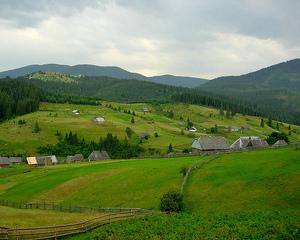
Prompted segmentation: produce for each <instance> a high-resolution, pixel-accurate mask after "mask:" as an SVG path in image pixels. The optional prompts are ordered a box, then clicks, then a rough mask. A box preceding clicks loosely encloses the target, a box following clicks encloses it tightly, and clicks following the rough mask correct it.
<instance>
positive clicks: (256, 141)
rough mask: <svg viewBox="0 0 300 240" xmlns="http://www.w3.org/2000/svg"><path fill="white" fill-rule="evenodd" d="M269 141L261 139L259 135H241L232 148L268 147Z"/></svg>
mask: <svg viewBox="0 0 300 240" xmlns="http://www.w3.org/2000/svg"><path fill="white" fill-rule="evenodd" d="M268 146H269V145H268V143H267V142H266V141H265V140H261V139H260V137H257V136H248V137H240V138H239V139H238V140H236V141H235V142H234V143H233V144H231V146H230V148H232V149H243V148H261V147H268Z"/></svg>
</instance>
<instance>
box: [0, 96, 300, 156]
mask: <svg viewBox="0 0 300 240" xmlns="http://www.w3.org/2000/svg"><path fill="white" fill-rule="evenodd" d="M109 104H111V105H112V107H113V108H114V109H120V111H118V110H114V109H112V108H109V107H107V105H109ZM144 107H147V108H148V109H149V110H150V111H151V112H147V113H146V114H144V112H143V109H144ZM72 110H79V111H80V112H81V114H80V115H74V114H72ZM124 110H130V111H131V112H132V111H135V113H136V115H137V116H135V117H134V118H135V123H134V124H132V123H131V118H132V115H130V114H126V113H124V112H123V111H124ZM171 110H172V111H173V112H174V117H173V118H168V117H167V116H166V112H167V111H171ZM95 116H102V117H104V118H105V120H106V121H105V123H104V124H96V123H94V122H93V121H92V119H93V118H94V117H95ZM188 118H189V119H190V120H191V121H192V122H193V123H194V125H195V127H196V128H197V129H198V131H197V132H196V133H189V132H188V131H185V130H184V135H182V134H181V131H182V130H183V129H185V126H186V120H187V119H188ZM19 120H25V121H26V123H25V124H24V125H19V124H18V121H19ZM36 121H38V123H39V125H40V128H41V131H40V132H38V133H33V126H34V124H35V122H36ZM266 121H267V120H266ZM275 124H276V123H274V125H275ZM215 125H218V126H219V132H218V135H223V136H225V137H226V138H228V139H229V141H230V142H231V143H232V142H234V141H235V140H236V139H237V138H238V137H240V136H250V135H252V136H253V135H255V136H260V137H262V138H266V136H267V135H268V134H270V133H271V132H272V131H275V130H274V129H272V128H270V127H268V126H267V125H266V124H265V127H264V128H261V127H260V118H258V117H250V116H242V115H240V114H236V116H235V117H234V118H233V119H226V118H225V117H222V116H220V115H219V111H218V110H217V109H212V108H207V107H202V106H196V105H185V104H161V105H153V104H146V103H136V104H121V103H112V102H103V103H102V105H99V106H87V105H74V104H52V103H42V104H41V106H40V110H39V111H38V112H35V113H30V114H27V115H24V116H20V117H17V118H15V119H12V120H9V121H5V122H3V123H0V155H14V154H23V155H32V154H36V152H37V148H38V147H39V146H43V145H46V144H49V143H52V144H54V143H56V142H57V137H56V136H55V133H56V132H57V131H59V132H61V133H63V134H64V133H67V132H69V131H72V132H76V133H77V134H78V135H79V137H84V138H85V139H86V140H95V141H98V140H99V138H100V137H104V136H106V134H107V133H112V134H113V135H117V136H118V137H119V138H121V139H122V138H124V137H125V136H126V133H125V129H126V127H130V128H131V129H133V130H134V131H135V132H136V133H137V134H139V133H148V134H150V138H149V140H143V143H142V146H143V148H144V149H145V150H146V153H145V154H149V153H148V152H149V151H150V150H149V149H151V151H152V152H153V151H154V152H161V153H165V152H166V151H167V148H168V145H169V144H170V143H172V145H173V147H174V150H175V151H182V150H183V149H189V148H190V147H191V144H192V141H193V139H194V138H195V137H197V136H200V135H203V134H208V133H209V130H210V128H211V127H214V126H215ZM224 126H231V127H237V128H242V127H243V128H244V130H243V131H242V132H241V131H240V132H235V133H228V132H225V131H224V130H223V127H224ZM292 130H293V131H292V135H291V136H289V138H290V140H291V142H296V141H299V140H300V135H299V133H300V127H299V126H292ZM280 131H283V132H285V133H288V131H289V130H288V125H287V124H282V126H280ZM155 132H157V133H158V137H157V138H155V137H154V134H155ZM131 141H133V142H135V143H136V142H138V141H139V140H138V139H136V138H134V139H132V140H131Z"/></svg>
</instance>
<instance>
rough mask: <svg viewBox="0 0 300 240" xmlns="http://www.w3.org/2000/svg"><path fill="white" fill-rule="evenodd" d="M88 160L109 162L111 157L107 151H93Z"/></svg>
mask: <svg viewBox="0 0 300 240" xmlns="http://www.w3.org/2000/svg"><path fill="white" fill-rule="evenodd" d="M88 159H89V161H96V160H108V159H110V157H109V155H108V153H107V152H106V151H93V152H92V153H91V154H90V156H89V157H88Z"/></svg>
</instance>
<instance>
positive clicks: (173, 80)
mask: <svg viewBox="0 0 300 240" xmlns="http://www.w3.org/2000/svg"><path fill="white" fill-rule="evenodd" d="M149 79H150V81H152V82H156V83H162V84H167V85H173V86H183V83H184V86H185V87H189V88H195V87H198V86H200V85H202V84H205V83H207V82H208V81H209V80H206V79H202V78H195V77H183V76H173V75H161V76H154V77H149Z"/></svg>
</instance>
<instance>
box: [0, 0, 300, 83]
mask: <svg viewBox="0 0 300 240" xmlns="http://www.w3.org/2000/svg"><path fill="white" fill-rule="evenodd" d="M299 9H300V1H299V0H185V1H182V0H0V71H4V70H8V69H12V68H16V67H21V66H24V65H30V64H44V63H60V64H70V65H75V64H81V63H90V64H96V65H108V66H112V65H113V66H119V67H122V68H125V69H127V70H129V71H134V72H139V73H142V74H145V75H147V76H150V75H158V74H166V73H170V74H176V75H188V76H197V77H203V78H213V77H217V76H221V75H238V74H242V73H247V72H250V71H254V70H257V69H259V68H262V67H266V66H268V65H272V64H275V63H279V62H282V61H286V60H289V59H293V58H298V57H300V12H299V11H300V10H299Z"/></svg>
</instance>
